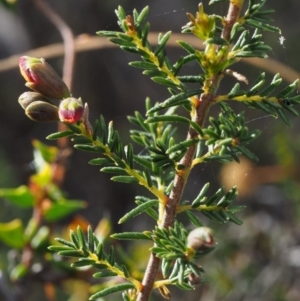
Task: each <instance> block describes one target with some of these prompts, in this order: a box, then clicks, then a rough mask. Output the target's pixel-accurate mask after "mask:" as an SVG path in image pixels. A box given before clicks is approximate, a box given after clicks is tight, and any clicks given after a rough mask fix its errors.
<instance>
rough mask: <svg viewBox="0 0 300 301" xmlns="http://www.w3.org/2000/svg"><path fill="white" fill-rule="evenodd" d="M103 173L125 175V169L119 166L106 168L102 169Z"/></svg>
mask: <svg viewBox="0 0 300 301" xmlns="http://www.w3.org/2000/svg"><path fill="white" fill-rule="evenodd" d="M100 171H102V172H107V173H118V174H124V172H125V171H124V169H123V168H121V167H118V166H105V167H102V168H101V169H100Z"/></svg>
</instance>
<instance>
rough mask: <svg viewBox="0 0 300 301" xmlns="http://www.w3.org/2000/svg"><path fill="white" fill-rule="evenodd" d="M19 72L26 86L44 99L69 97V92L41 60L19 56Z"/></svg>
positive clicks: (57, 76)
mask: <svg viewBox="0 0 300 301" xmlns="http://www.w3.org/2000/svg"><path fill="white" fill-rule="evenodd" d="M19 66H20V71H21V74H22V75H23V77H24V78H25V80H26V81H27V83H26V86H27V87H29V88H30V89H32V90H34V91H36V92H39V93H41V94H43V95H44V96H46V97H52V98H57V99H63V98H66V97H69V96H70V91H69V89H68V87H67V86H66V84H65V83H64V82H63V80H62V79H61V78H60V77H59V75H58V74H57V73H56V72H55V71H54V69H53V68H52V67H51V66H50V65H49V64H48V63H47V62H46V61H45V60H44V59H43V58H41V59H37V58H32V57H29V56H21V57H20V59H19Z"/></svg>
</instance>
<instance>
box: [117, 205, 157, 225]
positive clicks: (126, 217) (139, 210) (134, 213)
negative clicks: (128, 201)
mask: <svg viewBox="0 0 300 301" xmlns="http://www.w3.org/2000/svg"><path fill="white" fill-rule="evenodd" d="M158 203H159V202H158V201H157V200H152V201H148V202H146V203H143V204H141V205H139V206H137V207H135V208H134V209H133V210H131V211H129V212H128V213H126V214H125V215H124V216H123V217H122V218H121V219H120V220H119V224H122V223H124V222H126V221H128V220H129V219H131V218H133V217H135V216H137V215H139V214H141V213H142V212H144V211H146V210H147V209H148V208H151V207H153V206H155V205H158Z"/></svg>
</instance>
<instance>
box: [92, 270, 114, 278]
mask: <svg viewBox="0 0 300 301" xmlns="http://www.w3.org/2000/svg"><path fill="white" fill-rule="evenodd" d="M114 276H118V274H117V273H114V272H112V271H110V270H104V271H101V272H98V273H95V274H93V277H94V278H102V277H114Z"/></svg>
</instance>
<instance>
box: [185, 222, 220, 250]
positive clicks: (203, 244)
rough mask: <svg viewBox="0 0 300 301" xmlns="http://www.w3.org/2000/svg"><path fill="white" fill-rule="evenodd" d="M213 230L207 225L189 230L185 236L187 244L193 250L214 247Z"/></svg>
mask: <svg viewBox="0 0 300 301" xmlns="http://www.w3.org/2000/svg"><path fill="white" fill-rule="evenodd" d="M214 243H215V239H214V236H213V231H212V230H211V229H210V228H207V227H199V228H196V229H194V230H193V231H191V232H190V233H189V235H188V237H187V246H188V247H189V248H192V249H193V250H195V251H202V250H207V249H209V248H212V247H214Z"/></svg>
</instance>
